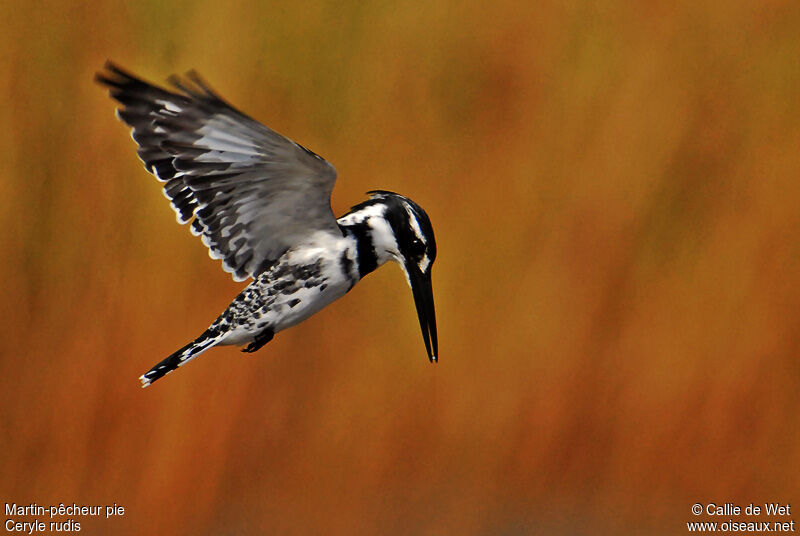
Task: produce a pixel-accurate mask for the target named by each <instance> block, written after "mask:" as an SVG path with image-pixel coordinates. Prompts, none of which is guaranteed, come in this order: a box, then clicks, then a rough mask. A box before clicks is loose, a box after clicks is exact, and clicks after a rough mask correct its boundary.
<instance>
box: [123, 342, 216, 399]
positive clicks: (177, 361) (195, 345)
mask: <svg viewBox="0 0 800 536" xmlns="http://www.w3.org/2000/svg"><path fill="white" fill-rule="evenodd" d="M219 341H220V338H219V335H216V336H215V335H212V334H211V333H210V332H209V331H206V332H205V333H203V334H202V335H200V336H199V337H198V338H196V339H195V340H193V341H192V342H190V343H189V344H187V345H186V346H184V347H183V348H181V349H180V350H178V351H177V352H175V353H174V354H172V355H170V356H169V357H167V358H166V359H164V360H163V361H161V362H160V363H158V364H157V365H156V366H154V367H153V368H151V369H150V370H149V371H147V372H145V373H144V374H142V375H141V376H139V381H141V382H142V387H143V388H144V387H147V386H148V385H150V384H151V383H153V382H154V381H156V380H157V379H159V378H161V377H162V376H165V375H166V374H169V373H170V372H172V371H173V370H175V369H176V368H178V367H180V366H181V365H185V364H186V363H188V362H189V361H191V360H192V359H194V358H195V357H197V356H198V355H200V354H202V353H203V352H205V351H206V350H208V349H209V348H211V347H212V346H214V345H216V344H217V343H218V342H219Z"/></svg>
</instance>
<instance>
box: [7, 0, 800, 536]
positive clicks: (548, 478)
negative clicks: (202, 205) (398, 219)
mask: <svg viewBox="0 0 800 536" xmlns="http://www.w3.org/2000/svg"><path fill="white" fill-rule="evenodd" d="M0 5H2V11H0V14H2V16H3V18H2V20H3V21H4V31H3V32H0V59H2V61H0V65H2V69H0V96H2V106H0V175H1V177H0V180H1V182H0V187H1V188H2V195H0V229H2V233H0V253H2V256H3V259H4V262H3V263H2V268H0V270H1V272H0V273H1V274H2V277H1V278H0V281H2V282H1V283H0V285H1V287H0V288H2V309H0V314H2V322H0V326H2V327H1V328H0V330H1V331H2V337H0V377H2V389H0V408H2V409H0V449H1V450H2V455H0V492H1V493H2V495H3V497H4V501H9V502H17V503H29V502H32V501H36V502H38V503H39V504H44V505H47V504H51V503H56V504H57V503H58V502H65V503H69V504H71V503H73V502H75V503H78V504H113V503H115V502H116V503H118V504H122V505H124V506H125V508H126V514H125V516H124V517H122V518H118V519H111V520H107V521H106V520H104V519H89V518H83V519H79V521H80V522H81V523H82V526H83V530H82V532H83V533H85V534H123V535H127V534H192V535H198V534H199V535H211V534H214V535H216V534H313V533H317V534H682V533H684V532H685V531H686V527H685V522H686V521H691V520H694V519H701V520H702V519H704V518H694V516H692V515H691V514H690V510H689V509H690V506H691V505H692V504H693V503H695V502H702V503H706V502H710V501H716V502H720V503H721V502H725V501H731V502H734V503H737V504H741V505H746V504H748V503H750V502H755V503H759V502H764V501H782V502H784V503H786V502H788V503H791V502H792V501H795V502H797V500H798V498H800V495H799V494H798V493H799V492H800V478H798V472H799V471H800V418H799V417H798V406H799V405H800V394H799V393H800V390H799V389H798V386H799V385H800V361H799V360H798V351H799V350H800V330H799V329H798V327H800V326H798V324H799V323H800V321H799V320H798V318H800V316H798V313H800V104H799V103H800V4H798V3H796V2H791V1H763V2H751V1H742V0H733V1H728V2H719V1H718V2H714V1H691V2H690V1H685V2H658V1H656V2H642V3H622V2H620V3H614V2H604V1H600V2H587V3H583V2H543V3H534V2H509V1H503V0H501V1H496V2H480V1H473V0H467V1H457V2H456V1H444V2H433V3H429V4H422V3H382V2H380V3H378V2H366V3H363V2H349V3H340V2H313V1H312V2H298V3H275V4H271V3H267V2H257V1H246V0H239V1H234V2H229V3H224V2H210V1H203V2H189V1H175V2H171V3H166V4H164V3H162V2H129V3H122V2H109V3H105V4H103V3H96V4H88V3H86V4H83V3H78V2H63V1H41V2H30V3H22V2H11V1H9V0H5V2H4V3H3V4H0ZM106 58H111V59H113V60H115V61H117V62H119V63H120V64H121V65H122V66H124V67H127V68H129V69H131V70H133V71H134V72H137V73H140V74H141V75H142V76H144V77H146V78H148V79H150V80H153V81H159V82H160V81H162V80H164V79H165V78H166V76H167V75H168V74H170V73H172V72H182V71H185V70H188V69H189V68H196V69H198V70H199V71H200V72H201V74H203V75H204V77H205V78H206V79H207V80H209V82H210V83H211V84H212V86H214V87H215V88H216V89H217V90H218V91H219V92H220V93H221V94H222V95H223V96H225V97H226V98H227V99H228V100H230V101H231V102H233V103H234V104H236V105H237V106H238V107H240V108H241V109H243V110H244V111H246V112H247V113H249V114H250V115H252V116H253V117H255V118H257V119H259V120H261V121H263V122H265V123H266V124H268V125H270V126H271V127H273V128H275V129H276V130H278V131H279V132H282V133H284V134H286V135H288V136H290V137H292V138H294V139H296V140H298V141H300V142H301V143H303V144H305V145H306V146H308V147H309V148H311V149H312V150H314V151H316V152H318V153H320V154H321V155H323V156H324V157H325V158H327V159H328V160H330V161H331V162H333V163H334V165H335V166H336V167H337V169H338V171H339V183H338V185H337V187H336V189H335V191H334V196H333V205H334V209H335V212H336V213H337V214H341V213H343V212H344V211H346V210H347V208H348V207H349V206H350V205H352V204H355V203H357V202H359V201H360V200H362V199H363V198H364V195H363V192H365V191H366V190H369V189H374V188H383V189H390V190H395V191H398V192H401V193H403V194H405V195H408V196H409V197H411V198H413V199H414V200H416V201H417V202H418V203H420V204H421V205H422V206H423V207H425V209H426V210H427V211H428V213H429V215H430V217H431V219H432V221H433V223H434V227H435V229H436V233H437V242H438V246H439V257H438V259H437V264H436V267H435V270H434V285H435V289H434V290H435V294H436V305H437V312H438V319H439V334H440V348H441V362H440V363H439V364H438V365H437V366H433V365H430V364H428V362H427V359H426V356H425V351H424V346H423V343H422V339H421V337H420V334H419V333H418V331H419V328H418V326H417V324H416V322H417V321H416V317H415V314H414V309H413V302H412V298H411V294H410V292H409V290H408V289H407V288H406V286H405V281H404V278H403V277H402V275H401V272H400V271H399V270H398V269H397V268H396V267H390V268H384V269H382V270H379V271H378V272H376V273H375V274H373V275H371V276H370V277H368V278H367V279H366V280H364V281H363V282H362V283H361V284H360V285H358V286H357V287H356V288H355V289H354V290H353V291H352V292H351V293H350V294H349V295H347V296H346V297H345V298H344V299H342V300H340V301H339V302H337V303H335V304H334V305H332V306H331V307H329V308H327V309H325V310H324V311H323V312H321V313H320V314H318V315H317V316H315V317H314V318H312V319H311V320H309V321H307V322H306V323H304V324H302V325H300V326H298V327H296V328H293V329H291V330H289V331H287V332H283V333H281V334H280V335H279V336H278V337H276V339H275V340H274V341H273V342H271V343H270V344H269V345H268V346H266V347H265V348H264V349H263V350H261V351H260V352H259V353H257V354H254V355H252V356H244V354H240V353H239V352H237V351H236V349H233V348H225V349H217V350H213V351H211V352H209V353H207V354H205V355H203V356H202V358H199V359H198V360H196V361H195V362H193V363H192V364H191V365H190V366H187V367H185V368H183V369H181V370H180V372H178V373H176V374H173V375H170V376H169V377H167V378H166V379H165V380H163V381H160V382H158V383H157V384H156V385H155V386H154V387H152V388H150V389H147V390H144V391H142V390H141V389H139V386H138V381H137V377H138V376H139V374H141V373H142V372H144V371H145V370H147V369H148V368H149V367H150V366H152V365H153V364H155V363H156V362H157V361H158V360H160V359H161V358H162V357H164V356H165V355H167V354H169V353H171V352H172V351H174V350H175V349H176V348H178V347H180V346H182V345H183V344H184V343H185V342H187V341H188V340H189V339H191V338H193V337H194V336H196V335H197V334H199V333H200V332H201V331H202V330H203V329H204V328H205V327H206V326H207V324H208V323H209V322H211V321H212V320H213V319H214V318H215V317H216V315H217V314H218V313H219V312H220V311H222V309H223V308H224V307H225V306H226V305H227V304H228V302H229V300H230V299H231V298H232V297H233V296H234V295H235V294H236V292H237V291H238V289H239V288H241V286H242V285H240V284H236V283H234V282H232V281H231V279H230V277H229V276H228V275H227V274H225V273H223V272H222V270H221V269H220V266H219V263H218V262H216V261H212V260H209V259H208V257H207V255H206V250H205V248H204V247H203V246H202V245H201V244H200V243H199V241H198V240H197V239H195V238H193V237H191V236H190V234H189V233H188V232H187V230H186V229H183V228H180V227H179V226H178V225H176V224H175V223H174V216H173V214H172V212H171V210H170V209H169V207H168V206H167V203H166V202H165V200H164V199H163V197H162V195H161V193H160V192H159V188H158V185H157V184H156V182H155V180H154V179H152V178H151V177H150V176H149V175H147V174H146V173H145V171H144V170H143V168H142V166H141V165H140V163H139V161H138V160H137V158H136V156H135V146H134V144H133V142H132V141H131V140H130V139H129V137H128V133H127V131H126V129H125V128H124V127H123V125H122V124H121V123H119V122H117V121H116V120H115V118H114V116H113V109H114V107H113V104H112V101H111V100H110V99H109V98H108V97H107V95H106V94H105V92H104V91H103V90H102V89H101V88H100V87H98V86H96V85H95V84H93V83H92V76H93V74H94V72H95V71H96V70H97V69H99V68H100V67H101V66H102V64H103V62H104V61H105V60H106ZM796 507H797V508H800V503H798V504H797V506H796ZM693 518H694V519H693ZM740 520H741V519H740ZM720 521H721V520H720Z"/></svg>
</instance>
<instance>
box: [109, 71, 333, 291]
mask: <svg viewBox="0 0 800 536" xmlns="http://www.w3.org/2000/svg"><path fill="white" fill-rule="evenodd" d="M95 79H96V81H97V82H99V83H101V84H103V85H105V86H107V87H108V88H109V90H110V94H111V96H112V97H113V98H114V99H116V100H117V101H118V102H119V103H120V104H121V106H120V108H119V109H118V110H117V115H118V116H119V118H120V119H121V120H122V121H124V122H125V123H127V124H128V125H129V126H130V127H132V129H133V131H132V136H133V139H134V140H135V141H136V143H138V144H139V151H138V152H139V157H140V158H141V159H142V160H143V161H144V164H145V168H146V169H147V171H149V172H151V173H153V174H154V175H155V176H156V177H157V178H158V179H159V180H160V181H161V182H163V183H164V194H165V195H166V196H167V198H168V199H169V200H170V202H171V204H172V208H173V209H175V212H176V213H177V215H178V221H179V222H180V223H188V222H190V221H191V224H192V225H191V230H192V233H193V234H196V235H200V237H201V238H202V240H203V243H204V244H205V245H206V246H208V248H209V255H210V256H211V257H212V258H217V259H222V264H223V268H224V269H225V271H226V272H231V273H232V274H233V278H234V279H235V280H237V281H242V280H244V279H247V278H248V277H253V276H255V275H257V274H258V273H260V272H261V271H263V270H264V269H265V268H266V267H268V266H269V265H270V264H272V263H273V262H274V261H275V260H276V259H277V258H278V257H280V256H281V255H282V254H283V253H284V252H285V251H286V250H287V249H288V248H290V247H291V246H293V245H295V244H297V243H298V242H300V241H302V240H303V239H304V238H306V237H308V236H309V235H311V234H312V233H314V232H316V231H326V230H327V231H330V232H340V231H339V228H338V226H337V225H336V219H335V218H334V215H333V212H332V210H331V205H330V198H331V191H332V190H333V184H334V182H335V181H336V170H335V169H334V167H333V166H332V165H331V164H329V163H328V162H327V161H326V160H324V159H323V158H321V157H320V156H318V155H316V154H314V153H313V152H311V151H309V150H308V149H306V148H305V147H303V146H301V145H299V144H297V143H295V142H293V141H292V140H290V139H288V138H285V137H283V136H281V135H280V134H278V133H277V132H275V131H273V130H270V129H269V128H267V127H265V126H264V125H262V124H261V123H259V122H257V121H255V120H253V119H251V118H250V117H248V116H246V115H245V114H243V113H241V112H239V111H238V110H236V109H235V108H233V107H232V106H230V105H229V104H228V103H226V102H225V101H223V100H222V99H221V98H220V97H219V96H218V95H216V94H215V93H214V92H213V91H212V90H211V89H210V88H209V87H208V86H207V85H206V84H205V83H204V82H203V81H202V80H201V79H200V77H199V76H198V75H197V74H196V73H194V72H189V73H188V74H187V75H186V77H185V78H178V77H176V76H173V77H171V78H170V79H169V81H170V83H171V84H172V85H173V86H175V88H176V89H177V91H176V92H173V91H167V90H165V89H162V88H159V87H156V86H154V85H152V84H149V83H147V82H145V81H143V80H140V79H139V78H137V77H135V76H133V75H131V74H130V73H127V72H125V71H124V70H122V69H120V68H119V67H117V66H115V65H113V64H112V63H106V65H105V69H104V70H103V71H102V72H99V73H97V75H96V77H95Z"/></svg>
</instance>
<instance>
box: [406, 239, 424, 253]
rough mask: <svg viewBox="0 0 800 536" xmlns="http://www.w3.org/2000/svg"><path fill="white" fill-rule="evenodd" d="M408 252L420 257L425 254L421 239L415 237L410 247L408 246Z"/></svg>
mask: <svg viewBox="0 0 800 536" xmlns="http://www.w3.org/2000/svg"><path fill="white" fill-rule="evenodd" d="M408 249H409V252H410V253H411V254H412V255H413V256H415V257H422V255H424V254H425V244H423V243H422V240H420V239H419V238H415V239H414V241H413V242H411V247H409V248H408Z"/></svg>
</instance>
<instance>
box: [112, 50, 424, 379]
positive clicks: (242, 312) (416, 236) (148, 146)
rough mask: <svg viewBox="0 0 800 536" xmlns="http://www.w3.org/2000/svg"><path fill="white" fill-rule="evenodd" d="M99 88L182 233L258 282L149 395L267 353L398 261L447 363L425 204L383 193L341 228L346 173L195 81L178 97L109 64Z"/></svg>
mask: <svg viewBox="0 0 800 536" xmlns="http://www.w3.org/2000/svg"><path fill="white" fill-rule="evenodd" d="M96 81H97V82H99V83H100V84H102V85H104V86H107V87H108V88H109V92H110V95H111V97H113V98H114V99H116V100H117V101H118V102H119V103H120V105H121V106H120V107H119V109H118V110H117V116H118V117H119V118H120V119H121V120H122V121H124V122H125V123H127V124H128V125H129V126H130V127H131V128H132V137H133V139H134V140H135V141H136V143H137V144H138V145H139V150H138V153H139V157H140V158H141V159H142V161H144V164H145V168H146V169H147V171H149V172H151V173H153V174H154V175H155V176H156V177H157V178H158V180H159V181H161V182H162V183H163V188H164V189H163V191H164V194H165V195H166V197H167V198H168V199H169V200H170V203H171V204H172V208H173V209H174V210H175V212H176V213H177V218H178V222H179V223H181V224H186V223H191V226H190V229H191V231H192V233H193V234H194V235H197V236H200V238H201V239H202V241H203V243H204V244H205V245H206V246H207V247H208V249H209V255H210V256H211V257H212V258H215V259H221V260H222V266H223V268H224V269H225V271H226V272H230V273H231V274H232V275H233V278H234V280H236V281H243V280H245V279H248V278H252V279H253V281H252V282H251V283H250V284H249V285H248V286H247V287H246V288H245V289H244V290H243V291H242V292H241V293H240V294H239V295H238V296H237V297H236V299H234V300H233V302H232V303H231V304H230V305H229V306H228V308H227V309H225V311H224V312H223V313H222V314H221V315H220V316H219V318H217V319H216V320H215V321H214V322H213V323H212V324H211V326H209V328H208V329H206V330H205V331H204V332H203V333H202V334H201V335H200V336H199V337H197V338H196V339H195V340H193V341H192V342H190V343H189V344H187V345H186V346H184V347H183V348H181V349H180V350H178V351H176V352H175V353H173V354H172V355H170V356H169V357H167V358H166V359H164V360H163V361H161V362H160V363H158V364H157V365H156V366H154V367H153V368H152V369H150V371H148V372H146V373H145V374H143V375H142V376H141V377H140V380H141V382H142V386H143V387H147V386H148V385H150V384H151V383H152V382H154V381H156V380H157V379H159V378H161V377H162V376H164V375H165V374H167V373H169V372H171V371H172V370H175V369H176V368H177V367H180V366H181V365H184V364H186V363H188V362H189V361H190V360H191V359H193V358H195V357H196V356H198V355H200V354H201V353H203V352H205V351H206V350H208V349H209V348H211V347H213V346H223V345H245V344H246V345H247V346H246V347H245V348H244V349H243V350H242V351H243V352H255V351H256V350H258V349H259V348H261V347H262V346H264V345H265V344H266V343H268V342H269V341H270V340H271V339H272V338H273V336H274V335H275V334H276V333H278V332H279V331H282V330H284V329H286V328H289V327H291V326H294V325H295V324H298V323H299V322H302V321H303V320H305V319H306V318H308V317H310V316H311V315H313V314H314V313H316V312H317V311H319V310H320V309H322V308H323V307H325V306H326V305H328V304H330V303H331V302H333V301H334V300H337V299H339V298H341V297H342V296H344V295H345V294H346V293H347V292H348V291H349V290H350V289H351V288H353V285H355V284H356V283H358V282H359V281H360V280H361V279H362V278H363V277H364V276H365V275H367V274H368V273H370V272H372V271H373V270H375V269H376V268H377V267H378V266H381V265H382V264H384V263H385V262H386V261H395V262H397V263H398V264H400V266H401V267H402V268H403V271H404V272H405V275H406V278H407V279H408V283H409V285H410V286H411V290H412V292H413V295H414V303H415V305H416V308H417V315H418V316H419V323H420V327H421V329H422V337H423V339H424V341H425V347H426V349H427V352H428V358H429V359H430V360H431V362H434V361H436V360H437V359H438V342H437V336H436V316H435V312H434V307H433V289H432V286H431V267H432V266H433V261H434V260H435V258H436V241H435V240H434V236H433V228H432V227H431V222H430V220H429V219H428V215H427V214H426V213H425V211H424V210H422V208H421V207H420V206H419V205H417V204H416V203H414V202H413V201H411V200H410V199H408V198H406V197H403V196H402V195H399V194H395V193H392V192H387V191H381V190H376V191H372V192H368V195H369V199H368V200H366V201H364V202H363V203H360V204H358V205H356V206H354V207H353V208H352V209H351V210H350V212H348V213H347V214H345V215H344V216H342V217H341V218H339V219H336V218H335V217H334V215H333V211H332V210H331V205H330V197H331V191H332V190H333V184H334V182H335V181H336V170H335V169H334V167H333V166H332V165H331V164H329V163H328V162H327V161H326V160H324V159H323V158H321V157H320V156H318V155H317V154H315V153H313V152H311V151H309V150H308V149H306V148H305V147H303V146H302V145H299V144H297V143H295V142H293V141H292V140H290V139H288V138H285V137H284V136H282V135H280V134H278V133H277V132H275V131H273V130H271V129H269V128H267V127H266V126H264V125H262V124H261V123H259V122H257V121H255V120H254V119H251V118H250V117H248V116H247V115H245V114H243V113H242V112H240V111H238V110H237V109H235V108H234V107H232V106H231V105H229V104H228V103H226V102H225V101H224V100H222V99H221V98H220V97H219V96H218V95H217V94H216V93H215V92H214V91H212V90H211V89H210V88H209V86H208V85H207V84H206V83H205V82H204V81H203V80H202V79H201V78H200V77H199V76H198V75H197V74H196V73H194V72H189V73H187V74H186V76H185V77H177V76H172V77H170V79H169V82H170V83H171V84H172V85H173V86H174V88H175V90H172V91H170V90H166V89H163V88H160V87H157V86H154V85H152V84H149V83H148V82H145V81H143V80H141V79H139V78H137V77H136V76H134V75H132V74H130V73H128V72H126V71H124V70H122V69H120V68H119V67H117V66H116V65H113V64H112V63H110V62H109V63H106V65H105V67H104V69H103V70H102V71H101V72H99V73H97V75H96Z"/></svg>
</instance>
